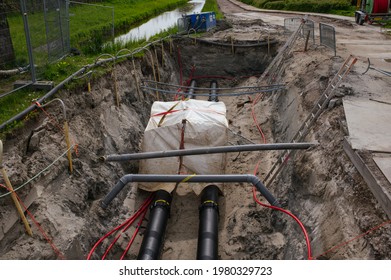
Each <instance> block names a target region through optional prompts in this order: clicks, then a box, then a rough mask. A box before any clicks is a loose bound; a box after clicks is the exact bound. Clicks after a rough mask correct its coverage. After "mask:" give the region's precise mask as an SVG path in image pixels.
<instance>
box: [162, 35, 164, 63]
mask: <svg viewBox="0 0 391 280" xmlns="http://www.w3.org/2000/svg"><path fill="white" fill-rule="evenodd" d="M162 68H164V42H163V41H162Z"/></svg>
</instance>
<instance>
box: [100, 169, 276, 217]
mask: <svg viewBox="0 0 391 280" xmlns="http://www.w3.org/2000/svg"><path fill="white" fill-rule="evenodd" d="M130 182H161V183H181V182H186V183H251V184H253V185H254V186H255V187H256V188H257V190H258V191H259V192H260V193H261V194H262V195H263V197H264V198H265V199H266V200H267V201H268V202H269V203H270V204H271V205H273V206H277V207H280V204H279V203H278V201H277V199H276V198H275V197H274V196H273V195H272V194H271V193H270V192H269V191H268V189H267V188H266V187H265V185H264V184H263V183H262V182H261V180H259V178H258V177H257V176H255V175H250V174H247V175H234V174H233V175H165V174H127V175H125V176H123V177H122V178H121V179H120V180H119V181H118V182H117V184H116V185H115V186H114V188H113V189H112V190H111V191H110V192H109V193H108V194H107V195H106V196H105V198H104V199H103V200H102V201H101V207H102V208H104V209H105V208H107V206H108V205H109V204H110V202H111V201H112V200H113V199H114V198H115V197H116V196H117V195H118V193H119V192H120V191H121V190H122V189H123V188H124V187H125V185H126V184H127V183H130Z"/></svg>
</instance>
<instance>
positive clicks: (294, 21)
mask: <svg viewBox="0 0 391 280" xmlns="http://www.w3.org/2000/svg"><path fill="white" fill-rule="evenodd" d="M302 20H303V18H285V19H284V28H285V32H286V33H292V32H295V31H296V30H297V28H299V26H300V24H301V22H302ZM308 31H309V32H310V38H312V43H313V44H315V23H314V22H313V21H312V20H308V19H307V20H306V22H305V23H304V25H303V29H302V30H301V31H300V37H304V38H305V37H306V36H307V34H308Z"/></svg>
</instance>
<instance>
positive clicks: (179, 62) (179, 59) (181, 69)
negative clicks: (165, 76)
mask: <svg viewBox="0 0 391 280" xmlns="http://www.w3.org/2000/svg"><path fill="white" fill-rule="evenodd" d="M178 64H179V84H180V85H181V86H182V81H183V68H182V59H181V49H180V48H179V47H178Z"/></svg>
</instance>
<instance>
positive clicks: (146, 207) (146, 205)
mask: <svg viewBox="0 0 391 280" xmlns="http://www.w3.org/2000/svg"><path fill="white" fill-rule="evenodd" d="M149 205H150V203H148V204H145V205H144V204H143V205H142V206H141V207H140V212H136V213H135V214H134V215H133V216H132V217H130V218H129V219H128V220H127V221H126V222H125V223H124V228H123V229H122V231H121V232H120V233H119V234H118V235H117V236H116V237H115V239H114V240H113V241H112V242H111V244H110V245H109V247H107V249H106V251H105V253H104V254H103V256H102V260H104V259H105V258H106V256H107V255H108V253H109V252H110V250H111V248H113V246H114V245H115V243H117V241H118V239H119V238H120V237H121V235H122V233H124V232H125V231H127V230H128V228H129V227H130V226H131V225H132V224H133V223H134V221H135V220H136V219H137V218H138V217H139V216H140V214H142V213H146V212H147V210H148V206H149Z"/></svg>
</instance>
